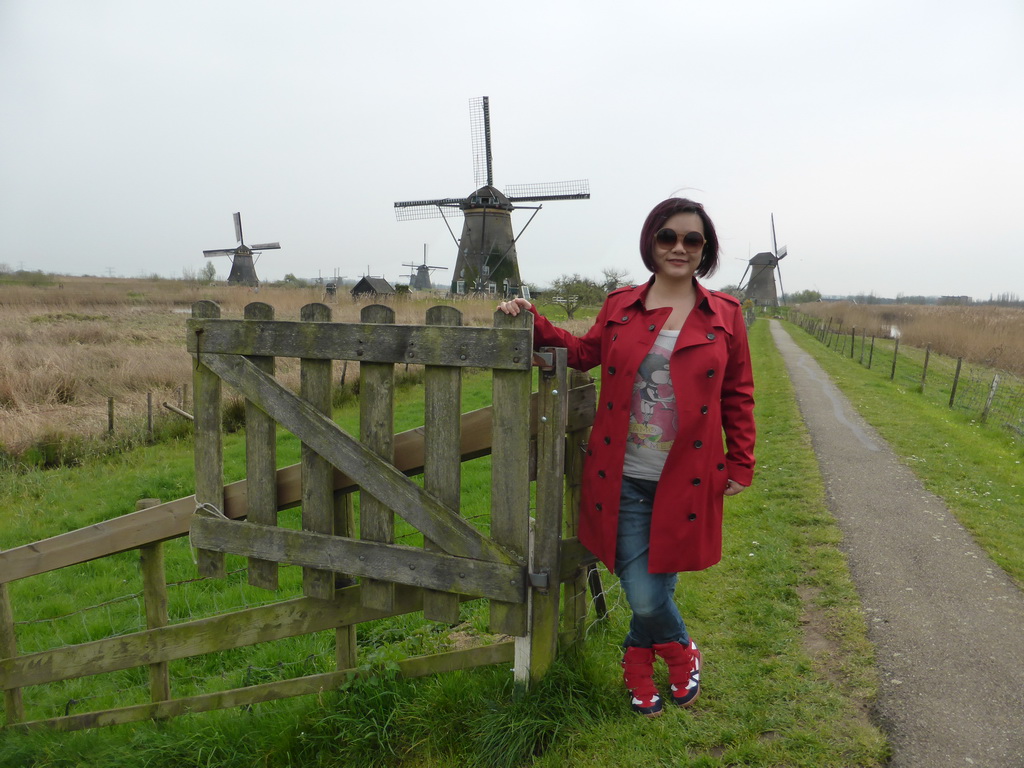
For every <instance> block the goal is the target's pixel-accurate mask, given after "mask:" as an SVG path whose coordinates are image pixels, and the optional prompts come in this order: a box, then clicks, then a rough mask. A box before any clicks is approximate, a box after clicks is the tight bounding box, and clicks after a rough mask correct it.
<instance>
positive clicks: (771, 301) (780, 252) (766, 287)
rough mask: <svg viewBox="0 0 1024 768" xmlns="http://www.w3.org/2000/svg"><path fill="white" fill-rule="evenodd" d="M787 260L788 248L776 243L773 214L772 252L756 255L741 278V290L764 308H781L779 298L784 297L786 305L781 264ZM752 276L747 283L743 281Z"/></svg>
mask: <svg viewBox="0 0 1024 768" xmlns="http://www.w3.org/2000/svg"><path fill="white" fill-rule="evenodd" d="M784 258H786V246H782V247H781V248H779V247H778V245H777V244H776V241H775V214H774V213H773V214H772V250H771V251H762V252H761V253H758V254H755V255H754V257H753V258H751V259H750V261H749V263H748V264H747V268H746V270H744V272H743V277H741V278H740V290H741V291H744V295H745V296H746V297H747V298H748V299H751V300H753V302H754V303H755V304H757V305H758V306H763V307H777V306H779V296H780V295H781V296H782V303H783V304H785V303H786V292H785V290H783V288H782V269H781V268H780V267H779V262H780V261H782V259H784ZM748 274H749V275H750V279H749V280H747V282H746V283H744V282H743V281H744V280H745V279H746V278H747V275H748ZM776 277H777V278H778V281H779V288H778V291H776V289H775V280H776Z"/></svg>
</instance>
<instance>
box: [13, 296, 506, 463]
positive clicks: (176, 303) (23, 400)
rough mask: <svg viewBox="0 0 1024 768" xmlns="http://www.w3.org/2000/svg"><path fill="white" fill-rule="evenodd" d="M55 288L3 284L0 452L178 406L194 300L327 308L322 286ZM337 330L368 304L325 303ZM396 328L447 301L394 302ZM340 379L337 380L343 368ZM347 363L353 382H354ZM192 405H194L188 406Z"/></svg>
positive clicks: (188, 373)
mask: <svg viewBox="0 0 1024 768" xmlns="http://www.w3.org/2000/svg"><path fill="white" fill-rule="evenodd" d="M59 280H60V281H61V282H54V283H53V284H51V285H43V286H24V285H10V284H8V285H0V450H5V451H7V452H9V453H14V454H17V453H20V452H21V451H23V450H24V449H25V448H26V447H27V446H29V445H32V444H34V443H36V442H37V441H39V440H40V439H41V438H43V437H44V436H47V435H52V434H62V435H77V436H84V437H89V436H99V435H102V434H104V433H105V432H106V430H107V400H108V398H111V397H112V398H114V401H115V429H116V428H117V425H118V424H119V423H124V422H127V421H132V420H134V421H135V422H141V421H143V420H144V418H145V413H146V408H147V393H152V396H153V401H154V404H155V408H160V404H161V403H162V402H165V401H167V402H171V403H172V404H174V405H178V404H180V403H181V400H182V397H183V394H184V392H186V391H187V389H188V388H189V387H190V385H191V378H192V360H191V357H190V356H189V354H188V353H187V352H186V351H185V321H186V320H187V319H188V317H189V314H190V308H191V306H192V304H193V303H194V302H196V301H199V300H202V299H208V300H211V301H215V302H217V303H218V304H219V305H220V307H221V311H222V315H223V316H224V317H241V316H242V313H243V311H244V308H245V306H246V305H247V304H249V303H250V302H253V301H262V302H266V303H267V304H270V305H271V306H273V307H274V309H275V316H276V317H277V318H278V319H282V320H296V319H298V317H299V313H300V310H301V308H302V307H303V306H305V305H306V304H309V303H311V302H317V301H325V296H324V294H323V292H322V290H321V289H319V288H308V289H305V288H285V287H274V286H268V287H263V288H261V290H259V291H258V292H256V291H253V290H251V289H248V288H243V287H238V286H225V285H221V286H203V285H200V284H198V283H190V282H185V281H173V280H143V279H128V280H124V279H102V278H88V277H84V278H74V277H66V278H59ZM325 303H327V304H328V306H330V307H331V309H332V318H333V319H334V320H335V321H338V322H357V321H358V320H359V313H360V311H361V309H362V308H363V307H364V306H366V305H367V304H369V303H373V302H371V301H368V300H360V301H353V300H352V299H351V298H349V297H348V296H347V295H345V294H342V295H339V296H337V297H333V299H332V300H331V301H325ZM387 303H389V304H390V305H391V306H392V307H393V308H394V310H395V315H396V320H397V322H399V323H405V324H416V323H422V322H423V321H424V315H425V312H426V309H427V307H429V306H432V305H433V304H437V303H449V302H442V301H441V300H437V301H429V300H422V299H418V298H417V299H403V298H395V299H392V300H391V301H389V302H387ZM457 306H458V308H459V309H460V310H462V312H463V321H464V322H465V323H466V324H472V325H489V324H491V322H492V317H493V312H494V308H495V302H494V301H493V300H460V301H458V302H457ZM336 366H338V367H339V370H338V376H339V377H340V375H341V372H340V363H336ZM357 371H358V367H357V366H356V364H354V363H352V364H349V366H348V367H347V376H348V377H349V380H351V377H353V376H355V375H356V374H357ZM278 372H279V377H280V378H281V380H282V381H283V382H284V383H285V384H286V385H287V386H292V387H295V386H297V378H298V364H297V361H293V360H286V359H283V360H281V361H280V362H279V364H278ZM186 405H187V403H186Z"/></svg>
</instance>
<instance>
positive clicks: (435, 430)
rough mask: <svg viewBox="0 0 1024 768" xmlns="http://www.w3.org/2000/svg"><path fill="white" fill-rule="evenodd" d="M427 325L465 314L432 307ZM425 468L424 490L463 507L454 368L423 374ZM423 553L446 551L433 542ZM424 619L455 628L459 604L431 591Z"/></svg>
mask: <svg viewBox="0 0 1024 768" xmlns="http://www.w3.org/2000/svg"><path fill="white" fill-rule="evenodd" d="M426 320H427V325H431V326H433V325H441V326H461V325H462V313H461V312H459V310H457V309H455V307H443V306H441V307H431V308H430V309H428V310H427V317H426ZM423 375H424V381H423V388H424V407H423V410H424V418H423V423H424V427H423V429H424V443H425V444H424V452H425V458H424V465H423V487H424V488H426V489H427V491H429V492H430V493H432V494H434V496H436V497H437V498H438V500H439V501H440V502H441V503H442V504H444V505H445V506H447V507H448V508H449V509H453V510H457V509H459V507H460V503H461V494H460V485H461V477H462V465H461V462H462V457H461V456H460V454H459V443H460V439H459V427H460V422H461V419H460V417H459V414H460V413H461V411H462V407H461V406H462V371H461V370H460V369H458V368H454V367H445V366H435V365H428V366H427V367H426V369H425V370H424V374H423ZM423 547H424V549H426V550H428V551H432V552H436V551H443V550H442V549H441V548H440V547H438V546H437V545H436V544H435V543H434V542H433V541H432V540H431V539H430V538H424V540H423ZM423 615H424V617H425V618H427V619H429V620H431V621H441V622H445V623H448V624H454V623H456V622H458V620H459V600H458V597H456V596H455V595H453V594H448V593H445V592H436V591H433V590H431V591H428V592H427V593H426V594H425V595H424V596H423Z"/></svg>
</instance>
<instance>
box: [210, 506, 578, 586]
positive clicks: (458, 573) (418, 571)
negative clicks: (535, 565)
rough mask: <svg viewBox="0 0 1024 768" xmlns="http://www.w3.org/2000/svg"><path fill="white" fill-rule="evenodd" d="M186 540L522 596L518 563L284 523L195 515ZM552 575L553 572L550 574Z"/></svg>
mask: <svg viewBox="0 0 1024 768" xmlns="http://www.w3.org/2000/svg"><path fill="white" fill-rule="evenodd" d="M192 543H193V544H194V545H196V546H202V547H204V548H207V549H211V550H213V551H215V552H229V553H232V554H236V555H242V556H244V557H260V558H263V559H265V560H272V561H274V562H277V563H288V564H291V565H301V566H303V567H305V568H318V569H324V570H328V571H341V570H343V569H344V570H346V571H348V572H349V573H351V574H354V575H356V576H359V577H361V578H363V579H374V580H380V581H387V582H392V583H396V584H407V585H410V586H416V587H427V588H430V589H437V590H443V591H445V592H452V593H455V594H456V595H459V594H464V595H474V596H477V597H490V598H494V599H498V600H505V601H507V602H520V603H521V602H524V601H525V599H526V575H525V569H524V568H523V567H522V566H514V565H504V564H501V563H485V562H482V561H480V560H470V559H468V558H462V557H452V556H451V555H446V554H444V553H443V552H428V551H426V550H424V549H420V548H419V547H409V546H405V545H402V544H391V543H385V542H377V541H370V540H360V539H349V538H343V537H341V536H329V535H325V534H321V533H314V532H311V531H293V530H289V529H287V528H274V529H272V530H268V529H267V528H265V527H264V528H257V527H255V526H251V525H247V524H245V523H240V522H237V521H235V520H223V519H220V518H213V517H200V516H196V518H195V519H194V520H193V522H192ZM557 575H558V574H557V572H556V573H555V574H554V576H553V578H556V577H557ZM365 587H366V582H365V581H364V582H363V588H364V589H365Z"/></svg>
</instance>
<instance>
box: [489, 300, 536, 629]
mask: <svg viewBox="0 0 1024 768" xmlns="http://www.w3.org/2000/svg"><path fill="white" fill-rule="evenodd" d="M494 325H495V327H496V328H523V329H527V330H530V329H532V328H533V315H531V314H530V313H529V312H522V313H520V314H519V315H517V316H515V317H512V316H510V315H506V314H504V313H503V312H500V311H498V312H495V313H494ZM532 337H533V334H532V332H531V334H530V342H529V343H528V344H527V345H526V346H525V347H523V348H522V349H519V350H516V351H517V352H518V353H519V354H522V355H525V356H527V357H530V358H531V359H532V354H533V352H532V349H533V347H532ZM531 387H532V375H531V372H530V371H497V370H496V371H494V378H493V385H492V397H491V402H492V403H493V406H492V407H493V408H494V412H493V419H494V428H493V446H492V448H491V537H492V538H493V539H494V540H495V541H496V542H498V543H500V544H502V545H503V546H504V547H505V548H506V549H508V550H509V551H511V552H514V553H515V554H516V555H518V556H519V557H520V558H522V560H523V562H526V561H527V558H528V550H529V530H530V528H529V526H530V460H529V457H530V389H531ZM490 612H491V621H490V625H491V631H492V632H500V633H503V634H506V635H517V636H523V635H525V634H526V630H527V626H526V618H527V606H526V604H525V603H518V604H510V603H499V602H495V601H492V602H491V606H490Z"/></svg>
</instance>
